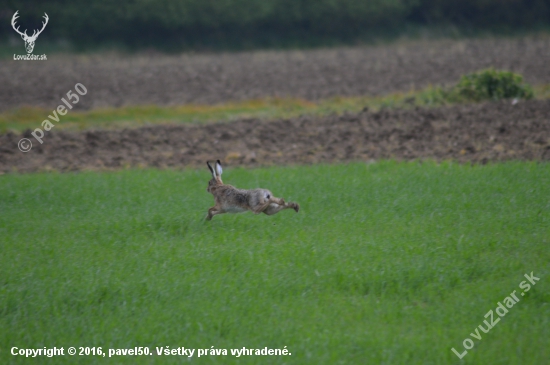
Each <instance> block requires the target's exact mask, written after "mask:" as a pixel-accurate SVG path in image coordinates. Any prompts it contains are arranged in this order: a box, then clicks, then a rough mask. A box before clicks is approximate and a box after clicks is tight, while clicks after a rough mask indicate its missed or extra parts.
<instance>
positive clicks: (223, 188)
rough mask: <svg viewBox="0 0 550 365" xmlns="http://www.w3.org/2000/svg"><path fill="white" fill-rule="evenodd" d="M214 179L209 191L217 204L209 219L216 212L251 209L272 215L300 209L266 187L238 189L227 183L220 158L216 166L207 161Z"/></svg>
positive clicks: (209, 185)
mask: <svg viewBox="0 0 550 365" xmlns="http://www.w3.org/2000/svg"><path fill="white" fill-rule="evenodd" d="M206 164H207V165H208V168H209V169H210V172H211V173H212V179H211V180H210V181H209V182H208V188H207V189H206V191H208V192H209V193H210V194H212V195H214V200H215V202H216V205H214V206H213V207H212V208H210V209H208V216H206V219H207V220H211V219H212V217H213V216H215V215H216V214H222V213H241V212H246V211H247V210H251V211H253V212H254V214H260V213H265V214H267V215H272V214H276V213H278V212H279V211H280V210H283V209H289V208H292V209H294V210H295V211H296V212H298V211H299V210H300V205H298V204H297V203H285V201H284V200H283V199H280V198H276V197H274V196H273V194H272V193H271V191H269V190H266V189H252V190H244V189H237V188H236V187H234V186H231V185H225V184H224V183H223V181H222V165H221V163H220V160H218V161H216V167H215V168H212V166H211V165H210V162H208V161H206Z"/></svg>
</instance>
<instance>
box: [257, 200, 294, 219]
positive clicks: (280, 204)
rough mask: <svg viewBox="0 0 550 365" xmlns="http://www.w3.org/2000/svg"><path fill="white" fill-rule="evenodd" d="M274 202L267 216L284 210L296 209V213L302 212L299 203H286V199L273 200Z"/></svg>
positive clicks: (266, 211)
mask: <svg viewBox="0 0 550 365" xmlns="http://www.w3.org/2000/svg"><path fill="white" fill-rule="evenodd" d="M272 199H273V200H272V201H271V202H270V203H269V205H268V206H267V208H266V209H264V211H263V212H264V213H265V214H267V215H273V214H277V213H279V212H280V211H281V210H283V209H294V210H295V211H296V213H298V211H299V210H300V205H299V204H297V203H293V202H290V203H285V201H284V199H279V198H272Z"/></svg>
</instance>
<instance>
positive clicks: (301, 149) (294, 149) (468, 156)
mask: <svg viewBox="0 0 550 365" xmlns="http://www.w3.org/2000/svg"><path fill="white" fill-rule="evenodd" d="M548 116H550V100H544V101H528V102H519V103H518V104H516V105H511V103H510V102H500V103H486V104H479V105H462V106H453V107H446V108H439V109H419V108H417V109H411V110H382V111H379V112H369V111H363V112H362V113H359V114H348V115H344V116H335V115H334V116H327V117H324V118H316V119H315V120H314V119H313V118H310V117H302V118H297V119H293V120H278V121H271V122H266V121H260V120H240V121H236V122H232V123H223V124H209V125H177V126H154V127H146V128H139V129H127V130H118V131H117V130H114V131H88V132H63V131H60V132H57V133H51V134H48V135H46V136H45V137H44V143H43V144H42V145H40V144H39V143H37V142H36V141H35V140H34V138H33V137H32V136H30V134H28V133H27V134H26V135H25V136H26V137H28V138H30V139H31V140H32V141H33V145H34V147H33V149H32V150H31V151H30V152H28V153H22V152H20V151H19V150H18V149H17V142H18V141H19V139H20V138H21V137H22V136H20V135H16V134H13V133H11V134H7V135H2V136H0V171H2V172H10V171H14V170H17V171H20V172H31V171H40V170H52V169H53V170H60V171H73V170H83V169H118V168H124V167H133V166H142V167H144V166H150V167H176V168H183V167H195V166H203V165H204V162H205V161H206V160H207V159H217V158H220V159H223V160H224V161H225V163H226V164H229V165H245V166H255V165H271V164H288V163H298V164H302V163H305V164H307V163H316V162H341V161H352V160H360V161H368V160H371V159H381V158H395V159H399V160H411V159H426V158H428V159H436V160H444V159H453V160H457V161H462V162H467V161H474V162H480V163H484V162H487V161H500V160H511V159H513V160H546V161H548V160H550V123H548Z"/></svg>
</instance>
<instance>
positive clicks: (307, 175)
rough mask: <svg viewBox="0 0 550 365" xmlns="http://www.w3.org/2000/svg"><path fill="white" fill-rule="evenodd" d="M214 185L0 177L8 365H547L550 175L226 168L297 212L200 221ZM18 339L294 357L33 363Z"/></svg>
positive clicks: (92, 176) (519, 166) (436, 167)
mask: <svg viewBox="0 0 550 365" xmlns="http://www.w3.org/2000/svg"><path fill="white" fill-rule="evenodd" d="M208 179H209V173H208V170H207V169H206V167H205V168H204V169H201V170H197V171H195V170H186V171H156V170H128V171H120V172H114V173H94V172H85V173H71V174H57V173H51V174H29V175H11V174H8V175H3V176H0V242H1V244H0V247H1V248H0V250H1V255H0V363H2V364H11V363H14V364H23V363H25V364H27V363H33V364H34V363H47V364H69V363H70V364H75V363H78V364H81V363H82V364H86V363H94V364H104V363H105V364H106V363H112V364H152V363H163V364H164V363H168V364H181V363H187V362H190V363H201V364H202V363H204V364H212V363H215V364H222V363H243V364H260V363H261V364H544V363H546V362H547V361H548V359H550V348H549V346H548V339H549V338H550V276H549V275H548V274H549V269H550V267H549V262H550V248H549V244H550V198H549V197H550V164H545V163H514V162H512V163H505V164H492V165H491V164H490V165H485V166H467V165H458V164H454V163H442V164H436V163H431V162H424V163H417V162H414V163H397V162H378V163H372V164H363V163H354V164H348V165H333V166H330V165H329V166H327V165H318V166H305V167H274V168H265V169H254V170H246V169H235V168H231V167H226V169H225V172H224V181H225V182H226V183H230V184H233V185H236V186H238V187H243V188H254V187H258V186H262V187H265V188H269V189H270V190H272V191H273V193H274V194H275V195H276V196H279V197H284V198H285V199H286V200H287V201H288V200H290V201H297V202H299V203H300V204H301V211H300V213H298V214H296V213H295V212H294V211H291V210H286V211H283V212H281V213H279V214H277V215H275V216H272V217H268V216H265V215H259V216H255V215H253V214H252V213H246V214H240V215H228V214H226V215H220V216H216V217H214V219H213V220H212V221H211V222H205V221H204V217H205V215H206V211H207V209H208V208H209V207H210V206H212V203H213V198H212V196H211V195H209V194H208V193H207V192H206V185H207V180H208ZM531 272H534V275H535V276H537V277H539V278H540V281H539V282H538V283H537V284H536V285H535V286H533V287H532V288H531V290H530V291H529V292H527V293H526V295H525V296H520V297H519V298H520V299H521V300H520V301H519V302H518V303H517V304H516V305H514V306H513V307H512V308H510V310H509V312H508V313H507V314H506V316H505V317H503V318H502V320H501V321H500V322H499V323H498V324H496V326H495V327H494V328H493V329H492V330H491V331H490V332H489V333H487V334H485V333H483V332H481V336H482V339H481V340H475V339H474V340H473V343H474V344H475V346H474V348H473V349H472V350H470V351H469V352H468V354H467V355H466V356H465V357H464V358H463V359H462V360H459V359H458V358H457V356H455V355H454V354H453V353H452V352H451V347H454V348H455V349H457V350H458V351H459V352H462V351H463V350H464V348H463V346H462V342H463V340H464V339H466V338H471V337H470V333H472V332H474V329H475V328H476V327H477V326H478V325H479V324H483V320H484V319H486V318H484V316H485V314H486V313H487V312H488V311H489V310H494V309H495V308H496V307H497V302H499V301H502V300H503V299H504V298H505V297H507V296H508V295H509V294H510V293H511V292H512V291H514V290H516V291H517V292H519V291H520V289H519V284H520V282H522V281H524V280H525V278H524V276H523V275H524V274H525V273H531ZM495 316H496V315H495ZM14 346H16V347H18V348H41V347H44V346H46V347H54V346H57V347H64V348H65V351H67V348H68V347H69V346H75V347H77V348H78V347H80V346H87V347H93V346H95V347H99V346H101V347H102V349H103V351H104V352H107V351H108V349H114V348H134V347H136V346H148V347H149V348H150V350H151V351H152V352H156V350H155V347H157V346H158V347H160V346H170V348H176V347H181V346H184V347H186V348H195V349H197V348H203V349H204V348H207V349H210V348H211V347H212V346H214V348H217V349H232V348H241V349H242V348H243V347H247V348H264V347H266V346H267V347H269V348H281V349H282V348H284V346H286V348H287V349H288V351H289V352H290V353H291V355H290V356H262V357H256V356H244V357H241V358H239V359H236V358H235V357H233V356H231V355H228V356H210V355H208V356H203V357H201V358H196V353H195V357H194V358H192V359H187V358H184V357H179V356H162V357H158V356H156V355H155V356H142V357H134V356H126V357H122V356H121V357H115V358H111V359H108V358H107V357H106V358H101V357H97V356H95V357H94V356H80V357H79V356H76V357H77V358H75V357H70V356H63V357H55V358H46V357H40V358H35V359H26V358H24V357H21V356H12V355H11V354H10V349H11V348H12V347H14ZM228 351H229V350H228Z"/></svg>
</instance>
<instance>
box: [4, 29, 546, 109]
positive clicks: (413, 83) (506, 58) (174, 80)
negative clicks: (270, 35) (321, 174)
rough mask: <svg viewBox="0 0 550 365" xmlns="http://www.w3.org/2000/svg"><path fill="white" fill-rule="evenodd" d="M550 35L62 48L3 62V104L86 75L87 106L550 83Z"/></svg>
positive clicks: (55, 94) (32, 98) (59, 88)
mask: <svg viewBox="0 0 550 365" xmlns="http://www.w3.org/2000/svg"><path fill="white" fill-rule="evenodd" d="M548 60H550V38H549V37H547V36H546V37H538V38H536V37H530V38H524V39H515V40H504V39H500V40H495V39H482V40H464V41H452V40H448V41H429V42H428V41H417V42H408V43H405V44H395V45H390V46H377V47H356V48H337V49H329V50H312V51H289V52H275V51H273V52H256V53H252V52H250V53H235V54H213V55H182V56H164V55H158V54H152V55H142V56H136V57H117V56H114V55H98V56H79V57H77V56H63V57H62V56H52V57H49V58H48V60H47V61H35V62H29V61H14V60H11V59H8V60H2V61H0V85H2V87H1V88H0V111H2V110H7V109H13V108H15V107H17V106H20V105H33V106H42V107H46V108H48V109H49V108H52V109H53V108H54V107H55V106H57V105H58V104H59V103H60V98H61V97H62V96H63V95H65V94H66V93H67V92H68V91H69V90H72V89H73V88H74V85H75V83H77V82H80V83H82V84H84V85H85V86H86V87H87V88H88V94H87V95H86V96H85V97H83V98H82V99H81V101H80V102H79V103H78V104H77V108H80V109H89V108H97V107H106V106H115V107H116V106H122V105H138V104H140V105H142V104H157V105H171V104H187V103H204V104H211V103H219V102H226V101H233V100H247V99H253V98H261V97H272V96H279V97H284V96H294V97H301V98H305V99H308V100H318V99H322V98H327V97H331V96H355V95H368V94H371V95H381V94H387V93H390V92H394V91H408V90H410V89H412V88H421V87H424V86H426V85H429V84H446V83H454V82H456V81H457V79H458V78H459V77H460V76H461V75H463V74H465V73H467V72H472V71H477V70H479V69H483V68H486V67H489V66H494V67H496V68H503V69H508V70H512V71H516V72H519V73H521V74H523V75H524V76H525V78H526V80H527V81H528V82H530V83H534V84H541V83H550V67H548Z"/></svg>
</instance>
